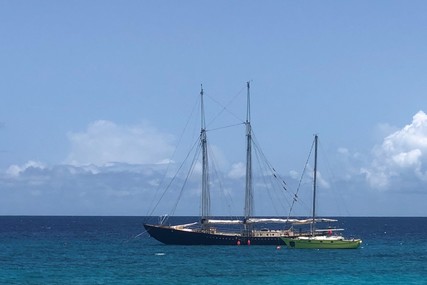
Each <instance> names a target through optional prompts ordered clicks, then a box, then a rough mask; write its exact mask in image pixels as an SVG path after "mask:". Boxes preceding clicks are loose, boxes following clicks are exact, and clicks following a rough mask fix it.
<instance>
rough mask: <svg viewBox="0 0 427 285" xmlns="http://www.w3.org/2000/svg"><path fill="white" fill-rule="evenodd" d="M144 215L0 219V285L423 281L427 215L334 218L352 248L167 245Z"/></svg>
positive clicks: (426, 267)
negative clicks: (358, 242)
mask: <svg viewBox="0 0 427 285" xmlns="http://www.w3.org/2000/svg"><path fill="white" fill-rule="evenodd" d="M182 220H183V221H184V220H186V219H185V218H183V219H182ZM144 221H145V219H144V218H142V217H0V264H1V266H0V284H238V283H240V284H261V283H264V284H291V283H292V284H293V283H295V284H427V242H426V241H427V238H426V237H427V218H341V219H340V221H341V223H342V226H343V227H345V228H346V229H347V230H346V233H347V235H348V234H350V235H356V236H359V237H361V238H362V239H363V241H364V242H363V245H362V247H361V248H359V249H357V250H290V249H286V248H284V247H282V248H281V249H279V250H278V249H277V248H276V247H275V246H249V247H248V246H228V247H224V246H167V245H162V244H159V243H158V242H156V241H155V240H153V239H151V238H149V237H148V236H147V235H146V234H141V235H140V236H138V237H136V236H137V235H138V234H140V233H142V232H143V229H142V224H143V222H144Z"/></svg>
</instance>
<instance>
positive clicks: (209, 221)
mask: <svg viewBox="0 0 427 285" xmlns="http://www.w3.org/2000/svg"><path fill="white" fill-rule="evenodd" d="M203 223H205V224H222V225H238V224H243V221H242V220H216V219H207V220H205V221H203Z"/></svg>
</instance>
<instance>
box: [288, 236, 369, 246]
mask: <svg viewBox="0 0 427 285" xmlns="http://www.w3.org/2000/svg"><path fill="white" fill-rule="evenodd" d="M282 240H283V241H284V243H285V244H286V246H287V247H288V248H300V249H355V248H358V247H359V246H360V244H361V243H362V241H361V240H360V239H349V240H316V239H299V238H282Z"/></svg>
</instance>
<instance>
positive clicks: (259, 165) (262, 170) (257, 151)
mask: <svg viewBox="0 0 427 285" xmlns="http://www.w3.org/2000/svg"><path fill="white" fill-rule="evenodd" d="M254 146H255V152H254V153H255V158H256V160H257V161H258V163H257V166H258V169H259V170H260V173H261V177H262V180H263V181H264V185H265V188H266V192H267V194H268V197H269V198H270V201H271V205H272V206H273V209H274V212H275V213H276V216H278V215H279V212H278V211H277V208H276V204H275V203H274V199H273V197H272V196H271V192H270V187H269V183H267V179H266V176H265V175H264V170H265V168H263V167H262V165H265V163H261V157H260V151H259V150H258V148H257V147H256V145H255V144H254Z"/></svg>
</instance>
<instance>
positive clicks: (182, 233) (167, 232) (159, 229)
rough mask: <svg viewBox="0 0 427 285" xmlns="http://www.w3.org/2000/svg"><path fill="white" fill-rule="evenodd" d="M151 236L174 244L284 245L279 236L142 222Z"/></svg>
mask: <svg viewBox="0 0 427 285" xmlns="http://www.w3.org/2000/svg"><path fill="white" fill-rule="evenodd" d="M144 227H145V229H146V230H147V232H148V233H149V234H150V236H151V237H153V238H155V239H156V240H158V241H160V242H162V243H164V244H174V245H238V244H240V245H248V244H249V245H276V246H277V245H285V243H284V242H283V240H282V239H281V238H280V237H248V236H242V235H241V234H239V233H236V235H225V234H220V233H206V232H201V231H188V230H181V229H174V228H171V227H168V226H159V225H149V224H144Z"/></svg>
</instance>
